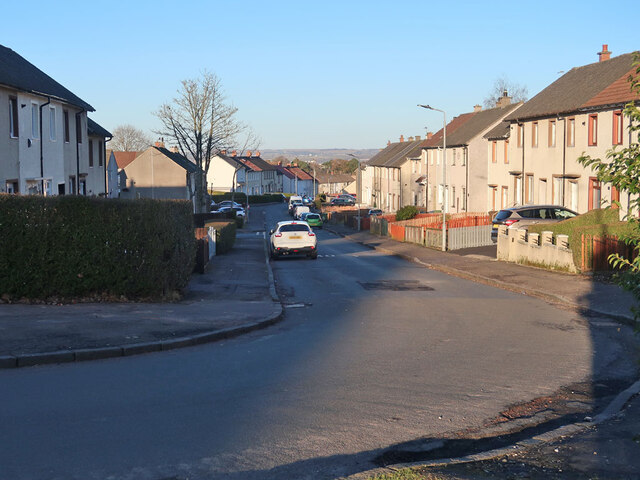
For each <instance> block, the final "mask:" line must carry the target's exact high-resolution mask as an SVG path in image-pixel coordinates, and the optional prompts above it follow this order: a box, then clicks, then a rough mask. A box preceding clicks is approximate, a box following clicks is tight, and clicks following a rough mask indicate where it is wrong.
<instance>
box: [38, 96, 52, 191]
mask: <svg viewBox="0 0 640 480" xmlns="http://www.w3.org/2000/svg"><path fill="white" fill-rule="evenodd" d="M50 103H51V97H47V102H46V103H43V104H42V105H40V191H41V192H42V195H44V152H43V149H44V145H43V143H44V132H43V131H42V109H43V108H44V107H46V106H47V105H49V104H50Z"/></svg>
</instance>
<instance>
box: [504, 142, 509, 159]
mask: <svg viewBox="0 0 640 480" xmlns="http://www.w3.org/2000/svg"><path fill="white" fill-rule="evenodd" d="M504 163H509V140H505V141H504Z"/></svg>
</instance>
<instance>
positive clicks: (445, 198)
mask: <svg viewBox="0 0 640 480" xmlns="http://www.w3.org/2000/svg"><path fill="white" fill-rule="evenodd" d="M418 106H419V107H422V108H426V109H428V110H434V111H436V112H440V113H442V117H443V121H442V157H443V158H442V197H443V198H442V251H443V252H446V251H447V210H448V206H449V205H448V204H449V199H448V194H447V114H446V113H445V111H444V110H440V109H439V108H433V107H432V106H430V105H420V104H418Z"/></svg>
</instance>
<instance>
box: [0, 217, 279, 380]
mask: <svg viewBox="0 0 640 480" xmlns="http://www.w3.org/2000/svg"><path fill="white" fill-rule="evenodd" d="M252 227H253V228H252ZM263 227H264V226H263V224H262V222H256V225H255V227H254V226H253V225H251V226H249V225H248V226H247V228H245V229H242V230H239V231H238V234H237V239H236V244H235V246H234V248H233V249H232V250H231V252H229V253H227V254H225V255H219V256H215V257H213V259H212V261H211V262H210V264H209V266H208V268H207V271H206V272H205V273H204V274H194V275H193V277H192V279H191V282H190V283H189V286H188V288H187V290H186V294H185V296H184V298H183V299H182V300H181V301H179V302H175V303H82V304H75V305H23V304H12V305H8V304H3V305H0V368H10V367H16V366H30V365H38V364H43V363H62V362H70V361H80V360H92V359H99V358H108V357H113V356H124V355H134V354H138V353H146V352H153V351H160V350H167V349H171V348H179V347H184V346H189V345H195V344H200V343H204V342H209V341H214V340H218V339H221V338H228V337H230V336H234V335H239V334H241V333H245V332H247V331H250V330H252V329H256V328H262V327H265V326H268V325H270V324H272V323H274V322H276V321H277V320H278V319H279V318H280V317H281V315H282V306H281V305H280V302H279V300H278V298H277V296H276V294H275V288H274V285H273V274H272V272H271V267H270V265H269V262H268V260H267V255H266V251H265V241H264V234H263V230H264V228H263Z"/></svg>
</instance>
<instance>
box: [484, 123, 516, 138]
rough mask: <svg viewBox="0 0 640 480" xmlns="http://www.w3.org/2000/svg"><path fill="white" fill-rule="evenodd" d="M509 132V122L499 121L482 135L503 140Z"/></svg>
mask: <svg viewBox="0 0 640 480" xmlns="http://www.w3.org/2000/svg"><path fill="white" fill-rule="evenodd" d="M510 134H511V122H506V121H503V122H500V123H499V124H498V125H496V126H495V127H493V128H492V129H491V130H489V131H488V132H487V134H486V135H485V136H484V138H486V139H487V140H504V139H506V138H509V136H510Z"/></svg>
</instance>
